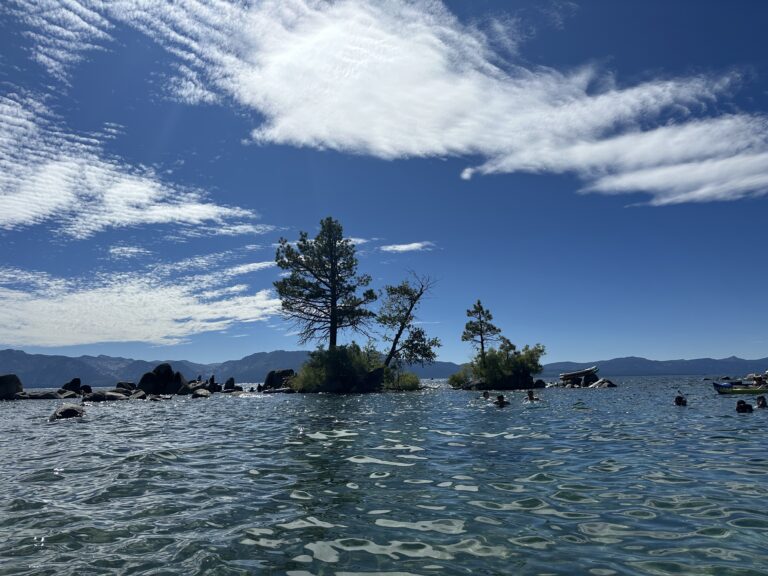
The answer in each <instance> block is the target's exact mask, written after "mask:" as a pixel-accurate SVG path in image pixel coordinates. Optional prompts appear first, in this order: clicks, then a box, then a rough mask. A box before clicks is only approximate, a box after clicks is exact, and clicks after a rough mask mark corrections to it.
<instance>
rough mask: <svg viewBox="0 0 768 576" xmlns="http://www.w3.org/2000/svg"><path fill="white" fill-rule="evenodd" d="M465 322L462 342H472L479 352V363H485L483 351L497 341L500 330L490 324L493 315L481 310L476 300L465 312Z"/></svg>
mask: <svg viewBox="0 0 768 576" xmlns="http://www.w3.org/2000/svg"><path fill="white" fill-rule="evenodd" d="M467 318H469V319H470V320H468V321H467V323H466V325H465V326H464V333H463V334H462V335H461V340H462V342H472V344H473V345H474V346H476V347H477V348H478V349H479V351H480V362H481V363H483V362H485V350H486V347H487V345H488V344H489V343H491V342H495V341H497V340H498V339H499V335H500V334H501V330H499V329H498V328H497V327H496V326H494V325H493V324H492V323H491V320H493V315H492V314H491V311H490V310H488V309H486V308H483V305H482V303H481V302H480V300H478V301H477V302H476V303H475V305H474V306H472V308H470V309H469V310H467Z"/></svg>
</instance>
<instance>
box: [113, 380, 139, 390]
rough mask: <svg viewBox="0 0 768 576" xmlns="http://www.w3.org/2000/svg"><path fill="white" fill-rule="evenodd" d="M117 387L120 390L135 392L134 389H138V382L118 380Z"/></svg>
mask: <svg viewBox="0 0 768 576" xmlns="http://www.w3.org/2000/svg"><path fill="white" fill-rule="evenodd" d="M115 388H117V389H118V390H125V391H127V392H133V391H134V390H136V384H134V383H133V382H118V383H117V384H115Z"/></svg>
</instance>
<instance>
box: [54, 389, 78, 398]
mask: <svg viewBox="0 0 768 576" xmlns="http://www.w3.org/2000/svg"><path fill="white" fill-rule="evenodd" d="M57 394H58V395H59V397H60V398H61V399H62V400H73V399H74V398H79V397H80V395H79V394H78V393H77V392H72V390H59V391H58V392H57Z"/></svg>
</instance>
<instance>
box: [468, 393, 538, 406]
mask: <svg viewBox="0 0 768 576" xmlns="http://www.w3.org/2000/svg"><path fill="white" fill-rule="evenodd" d="M481 398H483V400H490V399H491V395H490V394H489V392H488V390H485V391H484V392H483V395H482V396H481ZM527 401H528V402H538V401H539V399H538V398H537V397H536V396H534V395H533V390H528V398H527ZM493 403H494V404H495V405H496V406H498V407H499V408H503V407H504V406H508V405H509V400H507V399H506V398H504V394H499V395H498V396H496V400H494V401H493Z"/></svg>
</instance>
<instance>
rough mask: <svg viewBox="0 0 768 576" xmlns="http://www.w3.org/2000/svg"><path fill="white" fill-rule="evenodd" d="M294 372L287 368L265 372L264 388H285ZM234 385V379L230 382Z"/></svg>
mask: <svg viewBox="0 0 768 576" xmlns="http://www.w3.org/2000/svg"><path fill="white" fill-rule="evenodd" d="M295 374H296V373H295V372H294V371H293V370H292V369H290V368H288V369H287V370H272V371H271V372H270V373H269V374H267V377H266V379H265V380H264V387H263V389H264V390H269V389H271V388H285V386H286V385H287V384H288V381H289V380H290V379H291V378H293V377H294V375H295ZM232 384H233V385H234V381H233V382H232Z"/></svg>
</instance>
